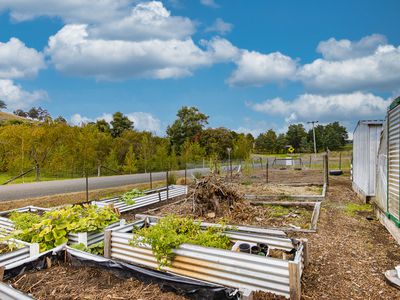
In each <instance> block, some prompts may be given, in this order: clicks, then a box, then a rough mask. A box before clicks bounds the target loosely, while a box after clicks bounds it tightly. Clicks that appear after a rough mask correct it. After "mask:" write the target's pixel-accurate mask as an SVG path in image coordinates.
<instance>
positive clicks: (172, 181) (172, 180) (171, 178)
mask: <svg viewBox="0 0 400 300" xmlns="http://www.w3.org/2000/svg"><path fill="white" fill-rule="evenodd" d="M177 180H178V175H177V174H176V173H174V172H171V173H169V174H168V180H167V184H168V185H171V184H176V181H177Z"/></svg>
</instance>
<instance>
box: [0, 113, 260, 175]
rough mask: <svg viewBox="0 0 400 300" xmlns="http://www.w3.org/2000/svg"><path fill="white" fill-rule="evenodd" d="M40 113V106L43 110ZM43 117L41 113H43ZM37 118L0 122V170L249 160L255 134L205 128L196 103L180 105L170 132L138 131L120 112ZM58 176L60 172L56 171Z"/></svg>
mask: <svg viewBox="0 0 400 300" xmlns="http://www.w3.org/2000/svg"><path fill="white" fill-rule="evenodd" d="M40 111H41V110H40ZM39 115H40V116H43V112H42V113H41V114H39ZM29 118H30V119H34V120H38V121H35V122H23V121H21V120H20V119H16V120H11V121H7V122H3V124H2V126H0V171H1V172H9V173H12V174H19V173H22V172H23V171H25V170H28V169H30V168H33V167H35V168H36V171H37V179H38V180H39V179H40V176H42V175H46V176H58V177H75V176H82V175H84V174H86V173H87V174H89V175H95V174H97V173H98V172H100V171H101V172H102V173H105V174H115V173H118V174H132V173H136V172H150V171H165V170H176V169H181V168H184V167H185V165H188V164H193V163H195V162H197V163H198V162H202V161H203V160H205V162H206V164H207V165H208V161H209V160H210V159H211V160H223V159H226V158H227V157H228V151H227V149H228V148H229V149H231V150H230V151H231V153H230V154H231V157H232V158H236V159H246V158H248V157H249V155H250V152H251V150H252V147H253V142H254V139H253V137H252V136H251V135H246V134H243V133H236V132H234V131H232V130H229V129H226V128H222V127H221V128H207V127H206V126H207V125H208V118H209V117H208V116H206V115H205V114H203V113H201V112H200V111H199V110H198V109H197V108H195V107H182V108H181V109H180V110H179V111H178V113H177V118H176V120H175V121H174V123H173V124H171V125H170V126H168V129H167V136H166V137H159V136H157V135H155V134H153V133H152V132H148V131H139V130H136V129H135V127H134V124H133V122H132V121H131V120H129V118H128V117H127V116H125V115H124V114H123V113H121V112H116V113H114V114H113V118H112V121H111V122H110V123H108V122H106V121H105V120H97V121H96V122H89V123H86V124H82V125H81V126H71V125H69V124H68V123H67V122H66V120H65V119H64V118H62V117H57V118H55V119H52V118H51V116H50V115H46V116H45V117H43V118H41V117H40V119H39V116H37V117H35V118H33V117H29ZM58 174H59V175H58Z"/></svg>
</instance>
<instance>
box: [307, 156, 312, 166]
mask: <svg viewBox="0 0 400 300" xmlns="http://www.w3.org/2000/svg"><path fill="white" fill-rule="evenodd" d="M311 159H312V158H311V155H310V164H309V165H308V167H309V168H310V169H311Z"/></svg>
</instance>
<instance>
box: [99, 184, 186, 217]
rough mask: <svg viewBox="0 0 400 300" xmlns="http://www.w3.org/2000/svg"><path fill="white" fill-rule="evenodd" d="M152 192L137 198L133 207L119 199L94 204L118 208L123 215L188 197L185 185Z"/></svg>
mask: <svg viewBox="0 0 400 300" xmlns="http://www.w3.org/2000/svg"><path fill="white" fill-rule="evenodd" d="M151 192H152V193H150V194H148V195H146V196H142V197H138V198H135V204H132V205H127V204H125V203H124V202H123V201H120V199H119V198H118V197H116V198H111V199H106V200H102V201H93V202H92V204H95V205H97V206H99V207H105V206H108V205H111V204H112V205H113V206H114V208H117V209H118V210H119V211H120V212H121V213H123V212H127V211H130V210H134V209H137V208H141V207H145V206H148V205H152V204H155V203H158V202H162V201H166V200H167V199H173V198H176V197H180V196H183V195H186V194H187V192H188V187H187V186H185V185H171V186H169V187H168V191H167V189H166V187H164V188H161V189H155V190H152V191H151Z"/></svg>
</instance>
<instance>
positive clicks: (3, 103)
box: [0, 100, 7, 110]
mask: <svg viewBox="0 0 400 300" xmlns="http://www.w3.org/2000/svg"><path fill="white" fill-rule="evenodd" d="M2 109H7V104H6V103H5V102H4V101H3V100H0V110H2Z"/></svg>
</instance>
